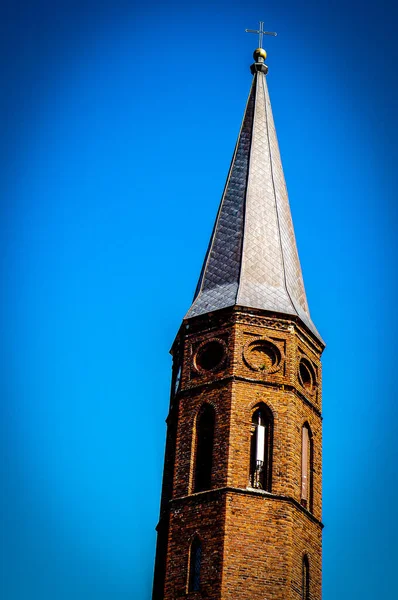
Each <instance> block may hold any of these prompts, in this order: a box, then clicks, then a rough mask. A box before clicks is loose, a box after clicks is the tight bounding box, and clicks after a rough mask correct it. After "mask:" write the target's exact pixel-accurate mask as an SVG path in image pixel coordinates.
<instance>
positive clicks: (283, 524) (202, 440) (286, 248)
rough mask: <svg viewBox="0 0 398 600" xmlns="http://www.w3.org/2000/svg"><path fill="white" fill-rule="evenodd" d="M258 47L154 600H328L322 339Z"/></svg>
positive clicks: (210, 277) (192, 360) (184, 409)
mask: <svg viewBox="0 0 398 600" xmlns="http://www.w3.org/2000/svg"><path fill="white" fill-rule="evenodd" d="M266 56H267V55H266V52H265V51H264V50H263V49H262V48H258V49H257V50H256V51H255V52H254V59H255V62H254V64H252V66H251V73H252V75H253V81H252V85H251V89H250V93H249V98H248V101H247V105H246V109H245V113H244V117H243V121H242V125H241V129H240V132H239V136H238V140H237V143H236V147H235V151H234V154H233V157H232V162H231V166H230V170H229V173H228V177H227V181H226V185H225V189H224V192H223V195H222V198H221V203H220V207H219V210H218V214H217V217H216V222H215V225H214V229H213V233H212V235H211V239H210V243H209V246H208V250H207V253H206V256H205V260H204V264H203V268H202V272H201V274H200V278H199V282H198V285H197V289H196V292H195V296H194V300H193V303H192V306H191V307H190V309H189V311H188V313H187V314H186V316H185V318H184V320H183V322H182V325H181V327H180V330H179V332H178V334H177V337H176V339H175V342H174V344H173V347H172V355H173V374H172V389H171V399H170V409H169V414H168V417H167V439H166V453H165V466H164V476H163V488H162V498H161V508H160V520H159V524H158V527H157V531H158V542H157V550H156V562H155V577H154V588H153V599H154V600H176V599H178V598H192V599H199V598H207V599H211V600H219V599H222V600H321V596H322V591H321V567H322V564H321V563H322V527H323V526H322V521H321V519H322V417H321V381H322V376H321V363H320V356H321V354H322V351H323V349H324V342H323V340H322V338H321V337H320V335H319V333H318V331H317V329H316V328H315V326H314V324H313V322H312V320H311V317H310V313H309V310H308V305H307V299H306V294H305V289H304V283H303V277H302V273H301V267H300V262H299V258H298V253H297V248H296V242H295V236H294V230H293V223H292V218H291V213H290V207H289V200H288V196H287V190H286V184H285V179H284V175H283V169H282V163H281V158H280V154H279V147H278V142H277V137H276V132H275V126H274V121H273V117H272V110H271V103H270V98H269V93H268V87H267V82H266V75H267V72H268V67H267V66H266V65H265V62H264V61H265V59H266Z"/></svg>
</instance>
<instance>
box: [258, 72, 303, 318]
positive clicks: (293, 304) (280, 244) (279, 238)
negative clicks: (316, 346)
mask: <svg viewBox="0 0 398 600" xmlns="http://www.w3.org/2000/svg"><path fill="white" fill-rule="evenodd" d="M262 82H263V85H262V87H263V94H264V109H265V124H266V129H267V142H268V151H269V158H270V161H269V163H270V171H271V181H272V189H273V190H274V198H275V213H276V222H277V224H278V232H279V236H278V240H279V246H280V249H281V257H282V265H283V281H284V284H285V290H286V293H287V295H288V296H289V300H290V302H291V303H292V306H293V308H294V310H295V311H296V314H297V316H300V315H299V312H298V310H297V307H296V305H295V303H294V301H293V299H292V296H291V294H290V290H289V286H288V284H287V277H286V264H285V254H284V251H283V244H282V230H281V224H280V217H279V206H278V199H277V195H276V186H275V179H274V164H273V154H272V150H271V142H270V136H269V119H268V106H267V96H266V93H265V75H263V78H262ZM275 135H276V132H275Z"/></svg>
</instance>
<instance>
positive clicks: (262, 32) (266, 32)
mask: <svg viewBox="0 0 398 600" xmlns="http://www.w3.org/2000/svg"><path fill="white" fill-rule="evenodd" d="M259 23H260V29H245V31H246V33H258V44H259V45H258V47H259V48H262V47H263V36H264V35H273V36H276V35H278V34H277V33H276V32H275V31H264V21H259Z"/></svg>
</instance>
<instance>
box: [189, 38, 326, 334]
mask: <svg viewBox="0 0 398 600" xmlns="http://www.w3.org/2000/svg"><path fill="white" fill-rule="evenodd" d="M266 56H267V54H266V52H265V50H263V49H262V48H258V49H257V50H256V51H255V52H254V58H255V61H256V62H255V63H254V64H253V65H252V66H251V72H252V73H253V82H252V86H251V89H250V94H249V98H248V101H247V105H246V110H245V114H244V117H243V121H242V126H241V129H240V132H239V136H238V141H237V144H236V147H235V151H234V154H233V157H232V162H231V166H230V170H229V173H228V177H227V181H226V185H225V188H224V192H223V195H222V198H221V203H220V207H219V210H218V215H217V219H216V222H215V225H214V229H213V233H212V236H211V239H210V244H209V247H208V250H207V254H206V257H205V261H204V264H203V267H202V272H201V275H200V278H199V282H198V286H197V289H196V292H195V296H194V300H193V304H192V306H191V308H190V309H189V311H188V313H187V315H186V318H190V317H194V316H197V315H201V314H204V313H207V312H213V311H215V310H219V309H222V308H226V307H228V306H234V305H238V306H243V307H248V308H256V309H261V310H265V311H270V312H272V313H281V314H283V315H293V316H298V317H299V318H300V319H301V320H302V321H303V322H304V324H305V325H306V326H307V327H308V328H309V329H310V330H311V331H312V333H313V334H314V335H315V336H316V337H317V338H318V339H319V340H320V341H321V342H322V338H321V337H320V335H319V333H318V332H317V330H316V328H315V326H314V324H313V323H312V321H311V317H310V314H309V310H308V304H307V298H306V294H305V289H304V282H303V276H302V273H301V267H300V262H299V258H298V253H297V247H296V240H295V236H294V230H293V222H292V217H291V213H290V206H289V199H288V195H287V190H286V183H285V178H284V175H283V169H282V162H281V157H280V153H279V146H278V141H277V137H276V131H275V125H274V120H273V117H272V109H271V102H270V98H269V93H268V87H267V82H266V78H265V76H266V74H267V72H268V67H267V66H266V65H265V64H264V60H265V58H266Z"/></svg>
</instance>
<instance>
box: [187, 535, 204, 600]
mask: <svg viewBox="0 0 398 600" xmlns="http://www.w3.org/2000/svg"><path fill="white" fill-rule="evenodd" d="M201 566H202V543H201V541H200V539H199V538H197V537H196V538H195V539H194V540H193V542H192V544H191V552H190V557H189V583H188V591H189V592H198V591H199V590H200V570H201Z"/></svg>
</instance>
